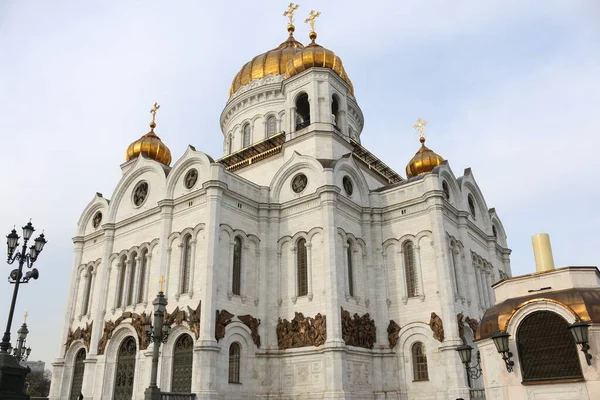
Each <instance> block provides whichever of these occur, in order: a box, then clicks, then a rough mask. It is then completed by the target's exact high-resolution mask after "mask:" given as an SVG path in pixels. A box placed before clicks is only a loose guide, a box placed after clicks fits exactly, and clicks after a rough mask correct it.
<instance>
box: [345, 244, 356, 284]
mask: <svg viewBox="0 0 600 400" xmlns="http://www.w3.org/2000/svg"><path fill="white" fill-rule="evenodd" d="M346 251H347V257H348V294H349V295H350V296H354V276H353V274H354V271H353V268H352V242H351V241H350V240H348V248H347V249H346Z"/></svg>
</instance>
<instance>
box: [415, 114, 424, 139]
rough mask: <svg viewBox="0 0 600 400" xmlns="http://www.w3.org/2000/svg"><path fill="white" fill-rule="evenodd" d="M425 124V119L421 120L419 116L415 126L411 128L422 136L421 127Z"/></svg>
mask: <svg viewBox="0 0 600 400" xmlns="http://www.w3.org/2000/svg"><path fill="white" fill-rule="evenodd" d="M425 125H427V121H423V120H422V119H421V118H419V119H418V120H417V123H416V124H415V126H413V129H416V130H418V131H419V137H423V128H424V127H425Z"/></svg>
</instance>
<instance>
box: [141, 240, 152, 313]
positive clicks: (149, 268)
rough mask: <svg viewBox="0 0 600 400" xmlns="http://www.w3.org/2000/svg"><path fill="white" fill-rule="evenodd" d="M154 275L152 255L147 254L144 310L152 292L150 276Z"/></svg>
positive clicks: (143, 299) (143, 298)
mask: <svg viewBox="0 0 600 400" xmlns="http://www.w3.org/2000/svg"><path fill="white" fill-rule="evenodd" d="M151 273H152V253H151V252H150V251H148V252H147V253H146V276H144V296H143V297H142V305H143V306H144V308H146V306H147V305H148V298H149V295H148V294H149V292H148V291H149V290H150V274H151Z"/></svg>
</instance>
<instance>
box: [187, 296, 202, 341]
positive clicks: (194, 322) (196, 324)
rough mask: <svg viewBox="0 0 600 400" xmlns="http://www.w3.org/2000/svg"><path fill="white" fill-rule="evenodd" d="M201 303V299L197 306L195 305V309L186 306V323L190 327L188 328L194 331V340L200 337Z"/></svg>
mask: <svg viewBox="0 0 600 400" xmlns="http://www.w3.org/2000/svg"><path fill="white" fill-rule="evenodd" d="M201 304H202V301H199V302H198V307H196V309H195V310H193V309H192V308H191V307H189V306H188V325H189V327H190V330H191V331H192V332H194V335H195V336H196V340H197V339H198V338H199V337H200V305H201Z"/></svg>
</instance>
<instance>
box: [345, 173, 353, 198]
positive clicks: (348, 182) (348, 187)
mask: <svg viewBox="0 0 600 400" xmlns="http://www.w3.org/2000/svg"><path fill="white" fill-rule="evenodd" d="M342 185H343V186H344V190H345V191H346V194H347V195H348V196H352V191H353V190H354V187H353V186H352V179H350V177H349V176H348V175H346V176H344V178H343V179H342Z"/></svg>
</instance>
